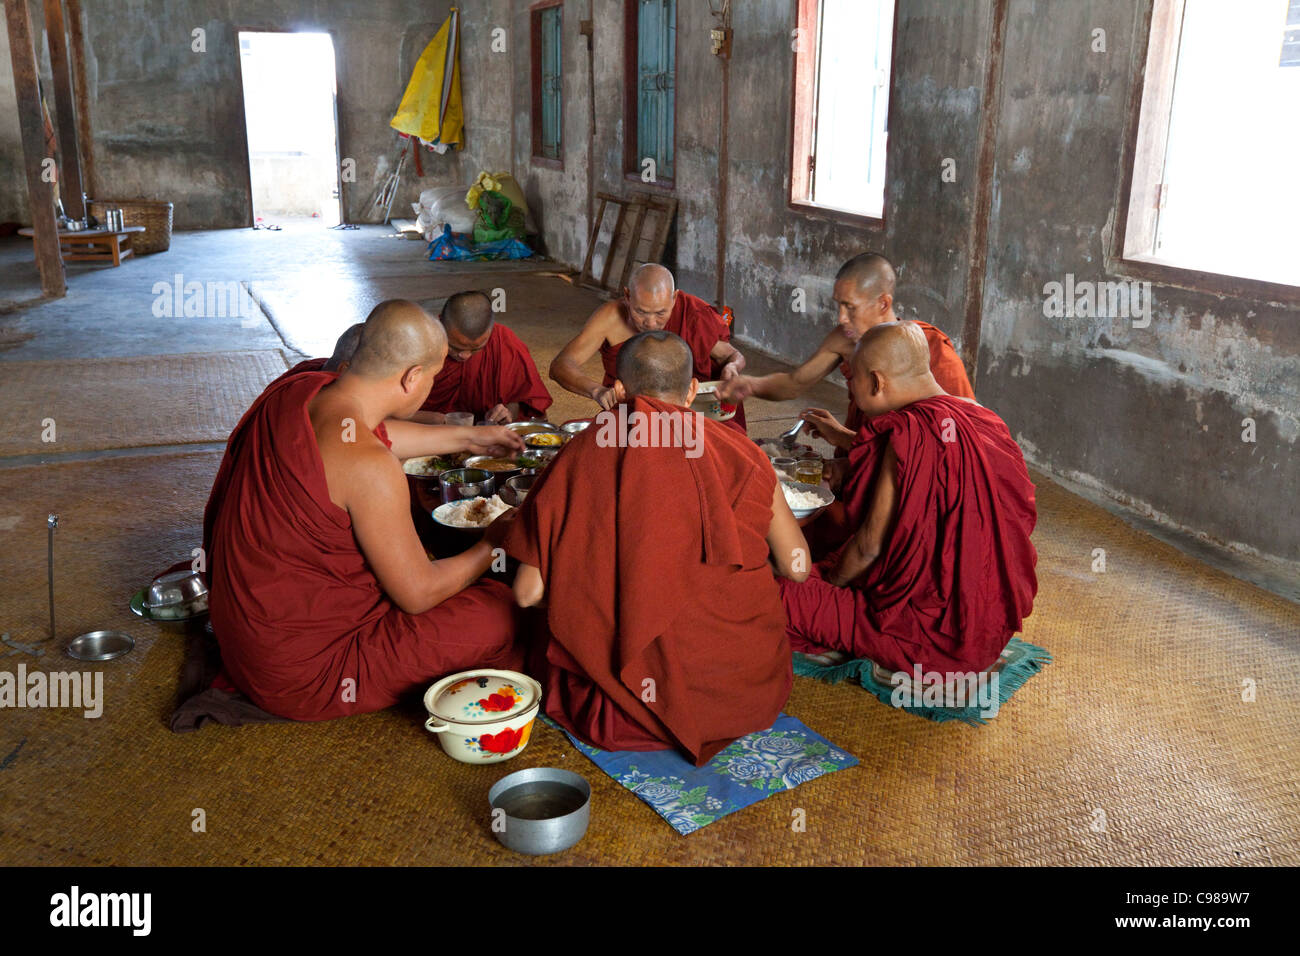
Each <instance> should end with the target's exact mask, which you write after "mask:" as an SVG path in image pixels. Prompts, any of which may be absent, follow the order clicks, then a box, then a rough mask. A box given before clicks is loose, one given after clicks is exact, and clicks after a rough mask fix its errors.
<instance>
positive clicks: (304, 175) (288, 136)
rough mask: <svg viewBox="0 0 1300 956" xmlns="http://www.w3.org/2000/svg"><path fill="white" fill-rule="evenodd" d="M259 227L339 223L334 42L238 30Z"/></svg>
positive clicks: (326, 38) (324, 36) (324, 37)
mask: <svg viewBox="0 0 1300 956" xmlns="http://www.w3.org/2000/svg"><path fill="white" fill-rule="evenodd" d="M239 62H240V68H241V71H242V74H243V82H244V120H245V123H246V125H247V127H248V167H249V174H250V178H251V181H252V187H253V196H252V199H253V223H254V226H264V227H275V226H280V225H293V224H318V225H324V226H334V225H337V224H338V223H339V222H340V208H341V207H340V203H339V152H338V126H337V122H336V113H335V92H336V90H335V85H334V43H333V41H332V40H331V39H330V36H329V34H328V33H251V32H245V31H240V34H239Z"/></svg>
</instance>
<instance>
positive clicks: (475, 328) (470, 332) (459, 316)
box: [442, 292, 492, 341]
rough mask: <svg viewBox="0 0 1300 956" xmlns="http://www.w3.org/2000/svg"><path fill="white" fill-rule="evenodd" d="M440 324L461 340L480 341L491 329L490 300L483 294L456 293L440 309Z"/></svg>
mask: <svg viewBox="0 0 1300 956" xmlns="http://www.w3.org/2000/svg"><path fill="white" fill-rule="evenodd" d="M442 324H443V325H444V326H445V327H446V329H447V331H448V332H455V333H459V334H460V336H461V337H462V338H466V339H469V340H471V341H473V340H476V339H480V338H482V337H483V336H485V335H487V333H488V332H489V331H491V329H492V300H491V299H489V298H488V297H487V295H486V294H485V293H483V292H457V293H456V294H455V295H453V296H452V297H451V298H450V299H448V300H447V303H446V305H444V306H443V307H442Z"/></svg>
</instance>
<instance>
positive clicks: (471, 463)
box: [465, 455, 524, 484]
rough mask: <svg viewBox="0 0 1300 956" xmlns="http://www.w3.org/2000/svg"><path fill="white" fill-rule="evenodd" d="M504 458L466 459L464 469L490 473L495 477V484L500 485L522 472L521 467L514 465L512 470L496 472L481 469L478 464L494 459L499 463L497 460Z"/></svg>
mask: <svg viewBox="0 0 1300 956" xmlns="http://www.w3.org/2000/svg"><path fill="white" fill-rule="evenodd" d="M505 457H507V456H504V455H502V456H495V455H475V456H474V457H473V458H466V459H465V467H466V468H474V469H477V470H478V471H487V472H491V473H492V474H493V475H495V476H496V479H497V483H498V484H500V483H501V482H503V481H505V480H506V479H507V478H513V477H514V476H515V475H517V474H519V473H520V472H522V471H523V470H524V469H523V468H522V467H521V466H519V465H516V466H515V467H514V468H506V469H503V470H500V471H497V470H494V469H491V468H483V467H482V466H481V465H480V464H479V463H480V462H483V461H488V460H490V459H493V458H496V459H497V460H498V461H499V460H501V459H502V458H505Z"/></svg>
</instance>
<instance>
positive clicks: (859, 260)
mask: <svg viewBox="0 0 1300 956" xmlns="http://www.w3.org/2000/svg"><path fill="white" fill-rule="evenodd" d="M842 279H848V280H849V281H850V282H852V283H853V285H854V286H855V287H856V288H857V289H858V290H859V291H860V292H863V293H865V294H868V295H873V296H875V295H893V294H894V282H895V276H894V267H893V266H892V265H890V264H889V260H888V259H886V258H885V257H884V256H882V255H881V254H880V253H878V252H864V253H862V254H861V255H858V256H854V257H853V258H852V259H850V260H849V261H848V262H846V263H844V265H842V266H840V271H839V272H837V273H835V281H836V282H839V281H840V280H842Z"/></svg>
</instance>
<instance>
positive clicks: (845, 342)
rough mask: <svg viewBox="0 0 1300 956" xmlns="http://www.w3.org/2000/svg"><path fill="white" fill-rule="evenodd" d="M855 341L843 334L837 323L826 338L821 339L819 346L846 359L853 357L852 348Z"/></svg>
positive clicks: (854, 346)
mask: <svg viewBox="0 0 1300 956" xmlns="http://www.w3.org/2000/svg"><path fill="white" fill-rule="evenodd" d="M856 347H857V343H856V342H854V341H853V340H852V339H851V338H849V337H848V336H847V335H845V334H844V330H843V329H842V328H840V327H839V326H838V325H837V326H835V328H833V329H832V330H831V332H830V334H829V335H827V336H826V338H824V339H822V344H821V348H822V350H823V351H826V352H834V353H835V354H836V355H838V356H839V357H840V358H844V359H848V358H852V357H853V350H854V349H855V348H856Z"/></svg>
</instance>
